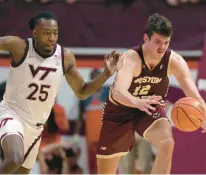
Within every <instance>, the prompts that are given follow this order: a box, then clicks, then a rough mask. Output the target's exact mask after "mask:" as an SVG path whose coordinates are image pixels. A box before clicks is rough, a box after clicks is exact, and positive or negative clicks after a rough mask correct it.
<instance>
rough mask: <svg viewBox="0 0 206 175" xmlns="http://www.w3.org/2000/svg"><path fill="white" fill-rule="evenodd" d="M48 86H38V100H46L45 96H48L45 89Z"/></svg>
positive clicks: (48, 86)
mask: <svg viewBox="0 0 206 175" xmlns="http://www.w3.org/2000/svg"><path fill="white" fill-rule="evenodd" d="M49 88H50V85H41V88H40V94H41V95H39V100H40V101H42V102H43V101H46V99H47V97H48V92H47V91H46V90H45V89H49Z"/></svg>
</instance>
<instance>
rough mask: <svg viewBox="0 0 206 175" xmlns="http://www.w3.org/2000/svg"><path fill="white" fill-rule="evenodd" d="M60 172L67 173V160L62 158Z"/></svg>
mask: <svg viewBox="0 0 206 175" xmlns="http://www.w3.org/2000/svg"><path fill="white" fill-rule="evenodd" d="M61 174H69V160H68V159H64V160H63V165H62V171H61Z"/></svg>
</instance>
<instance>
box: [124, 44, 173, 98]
mask: <svg viewBox="0 0 206 175" xmlns="http://www.w3.org/2000/svg"><path fill="white" fill-rule="evenodd" d="M132 49H133V50H135V51H136V52H137V53H138V55H139V56H140V58H141V61H142V70H141V73H140V75H139V76H137V77H133V79H132V83H131V85H130V87H129V89H128V91H129V92H130V93H131V94H132V95H133V96H135V97H140V98H147V97H148V96H152V95H160V96H162V98H163V99H165V97H166V96H167V92H168V88H169V78H168V76H167V69H168V63H169V58H170V54H171V50H170V49H168V50H167V51H166V52H165V54H164V56H163V58H162V59H161V61H160V62H159V63H158V64H157V65H156V66H155V67H154V68H153V69H150V68H149V67H148V66H147V64H146V63H145V60H144V57H143V51H142V46H137V47H133V48H132Z"/></svg>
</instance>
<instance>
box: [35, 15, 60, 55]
mask: <svg viewBox="0 0 206 175" xmlns="http://www.w3.org/2000/svg"><path fill="white" fill-rule="evenodd" d="M33 35H34V38H35V39H36V42H37V45H38V48H40V49H41V50H43V51H45V52H52V51H53V50H54V47H55V45H56V43H57V40H58V24H57V22H56V21H55V20H46V19H41V20H40V21H39V24H38V25H37V26H36V27H35V30H34V33H33Z"/></svg>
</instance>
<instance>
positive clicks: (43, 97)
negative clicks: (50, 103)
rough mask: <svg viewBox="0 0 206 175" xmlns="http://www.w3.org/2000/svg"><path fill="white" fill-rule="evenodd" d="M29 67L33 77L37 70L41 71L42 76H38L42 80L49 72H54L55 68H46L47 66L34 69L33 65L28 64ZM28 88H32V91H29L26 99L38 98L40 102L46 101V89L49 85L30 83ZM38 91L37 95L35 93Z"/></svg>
mask: <svg viewBox="0 0 206 175" xmlns="http://www.w3.org/2000/svg"><path fill="white" fill-rule="evenodd" d="M29 68H30V70H31V73H32V76H33V78H35V76H36V75H37V74H38V73H39V72H43V74H42V76H41V77H40V79H39V80H42V81H43V80H44V79H45V78H46V77H47V76H48V75H49V73H50V72H56V71H57V69H55V68H48V67H41V66H39V67H37V68H36V69H35V68H34V66H33V65H31V64H29ZM28 87H29V88H32V89H33V91H32V92H31V93H30V95H29V96H28V97H27V99H28V100H37V99H38V100H40V101H42V102H44V101H46V99H47V98H48V95H49V94H48V89H49V88H50V85H45V84H42V85H38V84H36V83H31V84H29V86H28ZM38 92H39V95H36V94H37V93H38Z"/></svg>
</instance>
